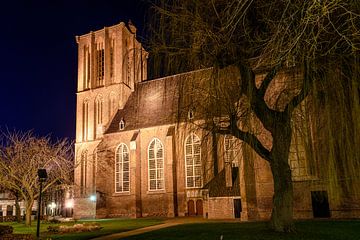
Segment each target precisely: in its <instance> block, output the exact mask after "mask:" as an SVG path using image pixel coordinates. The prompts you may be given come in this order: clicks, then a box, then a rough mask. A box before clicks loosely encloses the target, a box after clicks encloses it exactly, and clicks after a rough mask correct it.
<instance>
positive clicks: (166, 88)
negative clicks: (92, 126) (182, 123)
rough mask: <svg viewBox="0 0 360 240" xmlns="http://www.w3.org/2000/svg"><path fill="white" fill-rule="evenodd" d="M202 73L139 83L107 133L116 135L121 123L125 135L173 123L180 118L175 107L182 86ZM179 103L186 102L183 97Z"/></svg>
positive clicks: (190, 73)
mask: <svg viewBox="0 0 360 240" xmlns="http://www.w3.org/2000/svg"><path fill="white" fill-rule="evenodd" d="M201 71H204V70H200V71H194V72H189V73H183V74H177V75H173V76H169V77H164V78H159V79H154V80H148V81H145V82H141V83H138V84H137V85H136V86H135V91H134V92H133V93H131V95H130V97H129V99H128V100H127V102H126V104H125V106H124V108H123V109H120V110H118V112H117V113H116V115H115V117H114V118H113V120H112V122H111V123H110V125H109V127H108V129H107V131H106V133H114V132H119V131H120V130H119V122H120V120H121V119H123V121H124V122H125V128H124V130H125V131H127V130H134V129H140V128H146V127H153V126H160V125H166V124H174V123H176V122H177V121H179V119H180V118H179V116H180V115H182V114H181V113H180V112H179V108H178V106H179V99H180V98H179V92H180V91H181V88H182V87H183V83H184V82H185V81H186V79H188V78H189V77H191V78H192V80H193V79H194V75H196V72H201ZM181 92H186V91H181ZM181 99H185V98H184V96H182V97H181ZM182 106H184V105H182ZM184 111H185V110H184ZM186 112H187V111H186Z"/></svg>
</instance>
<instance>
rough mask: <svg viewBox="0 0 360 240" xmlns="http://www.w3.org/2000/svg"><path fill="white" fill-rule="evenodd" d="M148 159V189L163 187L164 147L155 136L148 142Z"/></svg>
mask: <svg viewBox="0 0 360 240" xmlns="http://www.w3.org/2000/svg"><path fill="white" fill-rule="evenodd" d="M148 160H149V161H148V163H149V190H162V189H164V147H163V145H162V143H161V142H160V140H159V139H157V138H155V139H154V140H152V141H151V143H150V144H149V149H148Z"/></svg>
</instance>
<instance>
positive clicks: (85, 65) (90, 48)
mask: <svg viewBox="0 0 360 240" xmlns="http://www.w3.org/2000/svg"><path fill="white" fill-rule="evenodd" d="M76 41H77V44H78V81H77V82H78V85H77V93H76V96H77V107H76V144H75V154H76V165H77V167H76V169H75V183H76V185H75V192H76V196H77V197H76V202H75V213H79V214H80V215H81V216H87V215H88V216H89V217H91V216H95V215H94V214H95V208H94V204H93V202H90V204H89V201H88V199H89V197H90V196H92V195H94V196H95V195H96V187H95V182H96V180H95V175H96V148H97V146H98V144H99V143H100V142H101V141H102V139H103V136H104V132H105V129H106V128H107V127H108V125H109V123H110V121H111V119H112V118H113V117H114V115H115V114H116V112H117V111H118V110H119V109H121V108H123V107H124V105H125V103H126V101H127V99H128V97H129V96H130V94H131V93H132V92H133V91H134V89H135V85H136V84H137V83H139V82H141V81H144V80H145V79H146V76H147V55H148V54H147V52H146V51H145V50H144V48H143V47H142V46H141V44H140V43H139V42H138V41H137V40H136V28H135V26H133V25H132V24H131V23H129V24H128V25H126V24H124V23H123V22H121V23H119V24H117V25H115V26H111V27H105V28H104V29H101V30H98V31H95V32H90V33H88V34H85V35H82V36H77V37H76Z"/></svg>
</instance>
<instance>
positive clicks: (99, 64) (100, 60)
mask: <svg viewBox="0 0 360 240" xmlns="http://www.w3.org/2000/svg"><path fill="white" fill-rule="evenodd" d="M104 57H105V55H104V45H103V43H99V44H97V50H96V86H97V87H100V86H103V85H104V75H105V72H104V63H105V61H104Z"/></svg>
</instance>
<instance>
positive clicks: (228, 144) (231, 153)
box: [224, 135, 239, 167]
mask: <svg viewBox="0 0 360 240" xmlns="http://www.w3.org/2000/svg"><path fill="white" fill-rule="evenodd" d="M224 146H225V162H228V163H230V164H231V165H232V166H233V167H238V166H239V164H238V161H237V158H236V154H237V152H236V151H237V150H238V146H237V142H236V138H235V137H234V136H233V135H225V137H224Z"/></svg>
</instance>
